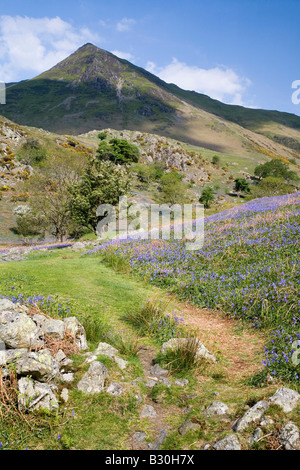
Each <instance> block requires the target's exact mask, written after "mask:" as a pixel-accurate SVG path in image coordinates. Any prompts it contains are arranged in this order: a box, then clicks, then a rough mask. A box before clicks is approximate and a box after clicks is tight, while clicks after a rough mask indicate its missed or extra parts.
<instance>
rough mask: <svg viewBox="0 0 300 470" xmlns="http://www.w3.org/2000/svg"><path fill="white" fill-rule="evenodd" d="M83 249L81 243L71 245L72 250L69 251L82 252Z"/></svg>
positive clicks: (83, 246) (83, 245)
mask: <svg viewBox="0 0 300 470" xmlns="http://www.w3.org/2000/svg"><path fill="white" fill-rule="evenodd" d="M84 248H85V244H84V243H82V242H76V243H74V244H73V245H72V248H71V250H72V251H80V250H83V249H84Z"/></svg>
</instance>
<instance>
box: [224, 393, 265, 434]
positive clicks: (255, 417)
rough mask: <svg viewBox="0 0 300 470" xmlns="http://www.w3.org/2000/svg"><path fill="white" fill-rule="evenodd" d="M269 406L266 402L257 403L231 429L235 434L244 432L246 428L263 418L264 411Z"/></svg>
mask: <svg viewBox="0 0 300 470" xmlns="http://www.w3.org/2000/svg"><path fill="white" fill-rule="evenodd" d="M269 406H270V405H269V403H268V402H267V401H266V400H261V401H259V402H257V403H256V404H255V405H254V406H252V407H251V408H250V409H249V410H247V411H246V413H245V414H244V415H243V416H242V417H241V418H239V419H238V420H237V421H236V422H235V423H234V424H233V426H232V429H233V430H234V431H235V432H242V431H244V430H245V429H246V428H247V427H248V426H250V425H252V424H253V423H255V422H256V421H259V420H260V419H261V418H262V417H263V415H264V414H265V411H266V410H267V409H268V407H269Z"/></svg>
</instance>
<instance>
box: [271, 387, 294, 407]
mask: <svg viewBox="0 0 300 470" xmlns="http://www.w3.org/2000/svg"><path fill="white" fill-rule="evenodd" d="M270 402H271V403H273V404H275V405H278V406H280V408H282V409H283V411H284V412H285V413H289V412H290V411H293V410H294V409H295V408H296V406H297V405H298V404H299V403H300V394H299V393H298V392H296V391H295V390H292V389H290V388H286V387H282V388H279V389H278V390H277V391H276V392H275V393H274V395H273V396H272V397H271V398H270Z"/></svg>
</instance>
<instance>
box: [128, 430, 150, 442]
mask: <svg viewBox="0 0 300 470" xmlns="http://www.w3.org/2000/svg"><path fill="white" fill-rule="evenodd" d="M132 437H133V439H134V440H135V441H137V442H142V441H144V440H145V439H146V437H147V435H146V434H145V433H144V432H141V431H137V432H135V433H134V435H133V436H132Z"/></svg>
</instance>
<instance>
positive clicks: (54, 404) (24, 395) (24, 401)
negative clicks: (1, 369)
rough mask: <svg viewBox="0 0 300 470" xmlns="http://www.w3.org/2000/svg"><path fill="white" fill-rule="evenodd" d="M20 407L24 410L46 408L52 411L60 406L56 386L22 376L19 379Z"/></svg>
mask: <svg viewBox="0 0 300 470" xmlns="http://www.w3.org/2000/svg"><path fill="white" fill-rule="evenodd" d="M18 389H19V392H20V393H19V395H18V407H19V409H20V410H22V411H34V410H37V409H39V408H44V409H47V410H50V411H53V410H57V409H58V407H59V404H58V400H57V398H56V395H55V391H56V390H57V389H56V387H55V386H53V385H48V384H44V383H40V382H36V381H35V380H32V379H30V378H27V377H26V378H25V377H23V378H21V379H20V380H19V381H18Z"/></svg>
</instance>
